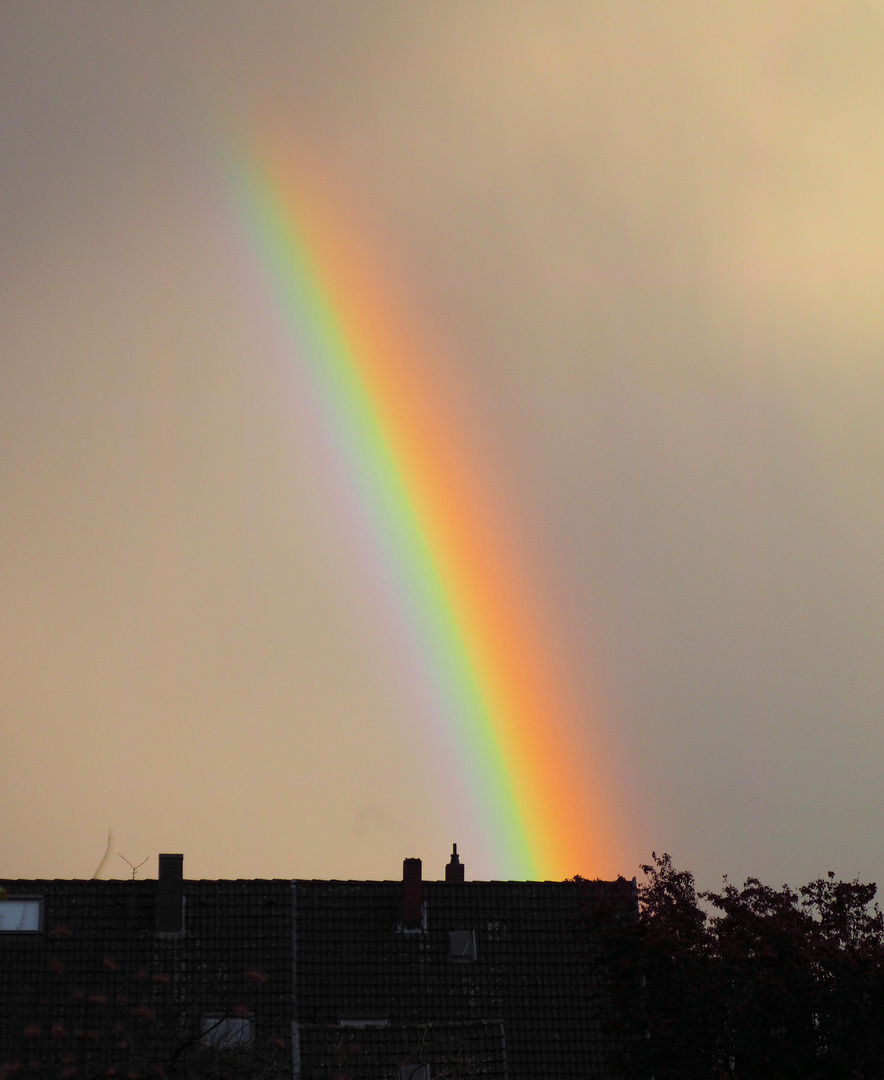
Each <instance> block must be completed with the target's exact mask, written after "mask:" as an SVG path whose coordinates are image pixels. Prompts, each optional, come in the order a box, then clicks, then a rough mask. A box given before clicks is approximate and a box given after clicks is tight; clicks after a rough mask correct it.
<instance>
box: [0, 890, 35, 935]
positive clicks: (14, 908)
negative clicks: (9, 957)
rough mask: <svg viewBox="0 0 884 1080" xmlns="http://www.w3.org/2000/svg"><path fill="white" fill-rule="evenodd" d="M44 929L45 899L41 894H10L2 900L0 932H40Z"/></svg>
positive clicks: (0, 902)
mask: <svg viewBox="0 0 884 1080" xmlns="http://www.w3.org/2000/svg"><path fill="white" fill-rule="evenodd" d="M42 929H43V900H42V898H41V897H39V896H10V897H8V898H7V899H5V900H0V933H3V934H39V933H40V931H41V930H42Z"/></svg>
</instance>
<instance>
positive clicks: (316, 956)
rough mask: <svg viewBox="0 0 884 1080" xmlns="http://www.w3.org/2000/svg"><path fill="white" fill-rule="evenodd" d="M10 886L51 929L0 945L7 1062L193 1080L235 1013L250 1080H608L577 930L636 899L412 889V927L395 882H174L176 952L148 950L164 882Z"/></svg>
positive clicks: (484, 888) (559, 891)
mask: <svg viewBox="0 0 884 1080" xmlns="http://www.w3.org/2000/svg"><path fill="white" fill-rule="evenodd" d="M5 884H6V886H7V888H8V891H9V894H10V896H12V895H15V894H20V895H23V894H30V895H39V896H42V897H43V927H42V932H41V933H35V934H27V933H23V934H17V933H11V934H0V970H2V971H3V972H4V976H5V977H4V979H2V980H0V1047H2V1049H0V1064H2V1062H3V1061H4V1059H6V1060H7V1061H21V1062H23V1063H26V1062H28V1061H40V1062H41V1066H40V1067H41V1068H42V1067H43V1065H50V1064H51V1066H52V1068H53V1070H55V1071H54V1072H53V1075H58V1070H57V1068H56V1067H57V1066H59V1067H62V1068H65V1067H67V1068H78V1069H82V1070H83V1072H84V1074H88V1073H90V1072H91V1073H93V1074H95V1073H97V1071H98V1066H99V1064H100V1065H101V1070H100V1072H101V1074H103V1073H104V1071H105V1068H106V1066H107V1065H110V1066H112V1067H117V1068H119V1067H121V1066H122V1065H124V1064H126V1065H128V1064H130V1056H131V1054H132V1053H134V1052H135V1049H136V1048H137V1050H138V1052H139V1053H140V1054H141V1055H142V1058H143V1060H144V1062H145V1064H150V1063H151V1062H155V1063H159V1064H162V1063H164V1062H165V1065H166V1067H167V1071H168V1064H169V1060H170V1056H171V1055H173V1054H175V1053H176V1052H179V1053H180V1051H176V1048H177V1047H181V1046H182V1045H184V1044H186V1049H185V1053H186V1054H187V1055H188V1058H187V1061H188V1069H191V1071H192V1070H193V1069H194V1068H198V1065H199V1062H200V1060H204V1059H205V1060H207V1054H206V1052H205V1051H204V1050H203V1049H202V1048H201V1047H200V1046H199V1045H198V1044H199V1041H200V1032H201V1024H202V1023H203V1021H204V1018H206V1017H215V1016H218V1017H220V1016H240V1017H247V1018H248V1020H249V1022H250V1024H251V1025H252V1028H251V1035H252V1038H253V1043H252V1051H253V1053H255V1054H258V1055H259V1056H260V1059H261V1062H262V1070H261V1071H260V1072H259V1073H258V1075H262V1076H269V1075H273V1076H276V1075H291V1073H292V1068H293V1065H294V1067H295V1068H296V1069H297V1070H299V1075H300V1077H302V1078H303V1080H311V1078H314V1077H328V1078H332V1077H335V1076H352V1077H361V1078H364V1080H381V1078H384V1080H399V1076H400V1073H399V1069H400V1067H401V1066H403V1065H406V1064H409V1063H411V1064H430V1065H431V1066H432V1067H433V1069H434V1070H435V1071H434V1073H433V1075H434V1076H442V1075H447V1076H458V1075H473V1076H483V1077H493V1078H504V1077H509V1078H510V1080H512V1078H517V1080H518V1078H535V1077H545V1076H555V1077H557V1078H559V1080H568V1078H571V1077H574V1078H577V1077H580V1078H581V1080H586V1078H588V1077H609V1076H612V1075H613V1066H612V1058H611V1035H610V1032H609V1031H608V1029H607V1028H606V1026H605V1023H604V1020H603V1018H602V1017H601V1016H600V1014H599V1009H598V994H599V986H600V973H601V966H600V965H601V964H602V963H603V962H604V956H603V955H602V954H601V953H599V951H598V949H597V948H595V947H594V946H593V945H592V943H591V942H590V941H589V940H588V938H587V934H586V925H587V922H586V920H587V914H588V913H589V915H590V917H591V913H592V911H593V910H594V909H595V908H596V907H597V906H598V905H600V904H608V905H610V904H612V903H613V904H614V905H615V906H616V907H618V908H621V907H622V908H623V909H624V910H633V909H634V907H635V888H634V883H632V882H626V881H623V880H622V879H620V880H619V881H617V882H500V881H491V882H478V881H468V882H433V881H424V882H422V883H421V888H422V900H423V910H422V916H423V917H422V920H421V923H420V925H419V926H418V927H417V928H405V927H404V926H403V924H402V915H403V911H402V896H403V888H402V882H399V881H371V882H369V881H308V880H295V881H288V880H239V881H187V880H185V881H184V883H183V891H184V924H185V932H184V934H183V935H176V934H171V935H158V934H157V933H156V930H155V927H156V907H157V891H158V883H157V882H156V881H151V880H141V881H9V882H6V883H5ZM452 934H454V938H453V940H452V936H451V935H452ZM452 953H453V954H454V955H452ZM357 1025H362V1026H357ZM366 1025H367V1026H366ZM122 1043H126V1044H127V1046H125V1047H124V1046H122V1045H120V1044H122ZM200 1054H202V1055H203V1058H202V1059H200V1058H199V1055H200ZM66 1062H67V1063H68V1064H67V1065H65V1063H66ZM194 1063H195V1064H194ZM252 1072H253V1074H254V1070H252ZM0 1075H2V1068H0ZM69 1075H71V1076H72V1075H73V1074H69Z"/></svg>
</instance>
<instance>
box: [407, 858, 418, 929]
mask: <svg viewBox="0 0 884 1080" xmlns="http://www.w3.org/2000/svg"><path fill="white" fill-rule="evenodd" d="M422 906H423V884H422V881H421V861H420V859H406V860H405V861H404V862H403V863H402V925H403V926H404V927H405V929H406V930H415V929H419V928H420V925H421V914H422V912H421V908H422Z"/></svg>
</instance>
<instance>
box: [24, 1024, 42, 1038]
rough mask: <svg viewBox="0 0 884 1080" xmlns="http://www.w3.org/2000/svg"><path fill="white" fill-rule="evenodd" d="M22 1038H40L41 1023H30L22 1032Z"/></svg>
mask: <svg viewBox="0 0 884 1080" xmlns="http://www.w3.org/2000/svg"><path fill="white" fill-rule="evenodd" d="M22 1038H24V1039H39V1038H40V1025H39V1024H28V1026H27V1027H26V1028H25V1029H24V1031H23V1032H22Z"/></svg>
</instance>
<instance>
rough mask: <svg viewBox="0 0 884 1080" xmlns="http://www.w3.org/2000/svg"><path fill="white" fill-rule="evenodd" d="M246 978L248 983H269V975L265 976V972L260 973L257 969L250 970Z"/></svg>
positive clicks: (246, 973)
mask: <svg viewBox="0 0 884 1080" xmlns="http://www.w3.org/2000/svg"><path fill="white" fill-rule="evenodd" d="M245 977H246V980H247V981H248V982H252V983H266V982H267V975H265V973H264V972H263V971H258V969H257V968H249V970H248V971H247V972H245Z"/></svg>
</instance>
